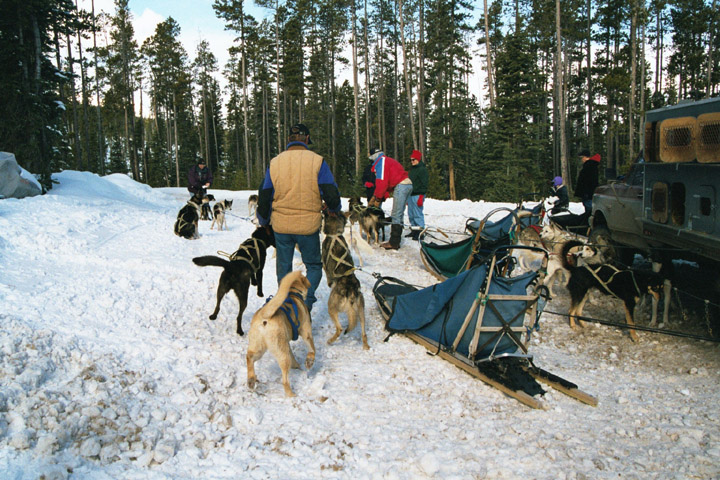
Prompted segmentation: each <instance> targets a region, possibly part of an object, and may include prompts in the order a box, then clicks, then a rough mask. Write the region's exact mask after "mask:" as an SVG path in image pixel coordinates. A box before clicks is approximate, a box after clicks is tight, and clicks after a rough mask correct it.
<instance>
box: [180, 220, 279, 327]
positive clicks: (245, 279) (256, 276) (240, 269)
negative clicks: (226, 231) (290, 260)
mask: <svg viewBox="0 0 720 480" xmlns="http://www.w3.org/2000/svg"><path fill="white" fill-rule="evenodd" d="M274 246H275V234H274V233H273V231H272V230H271V229H270V227H258V228H257V229H255V231H254V232H253V233H252V236H251V237H250V238H248V239H247V240H245V241H244V242H243V243H242V244H240V247H239V248H238V250H237V251H236V252H235V253H233V254H232V255H230V259H229V260H225V259H224V258H220V257H216V256H214V255H206V256H203V257H195V258H193V260H192V261H193V263H194V264H195V265H199V266H201V267H207V266H213V267H223V273H222V274H221V275H220V281H219V282H218V287H217V304H216V305H215V311H214V312H213V313H212V314H211V315H210V320H215V319H216V318H217V316H218V312H219V311H220V302H221V301H222V299H223V297H224V296H225V294H226V293H228V292H229V291H230V290H232V291H234V292H235V295H236V296H237V298H238V302H239V303H240V311H239V312H238V316H237V330H236V331H237V334H238V335H242V334H243V329H242V316H243V312H245V308H246V307H247V300H248V290H249V289H250V284H253V285H257V295H258V297H262V296H263V290H262V278H263V268H265V258H266V257H267V249H268V248H269V247H274Z"/></svg>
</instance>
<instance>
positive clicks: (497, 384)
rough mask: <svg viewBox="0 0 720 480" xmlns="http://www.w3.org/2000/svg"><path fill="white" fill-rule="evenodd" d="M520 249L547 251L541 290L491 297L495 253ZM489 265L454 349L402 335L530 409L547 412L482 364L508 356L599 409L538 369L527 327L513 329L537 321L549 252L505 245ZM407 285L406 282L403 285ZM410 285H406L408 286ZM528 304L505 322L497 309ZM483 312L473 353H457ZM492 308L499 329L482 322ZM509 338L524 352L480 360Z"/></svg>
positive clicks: (387, 312)
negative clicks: (529, 320)
mask: <svg viewBox="0 0 720 480" xmlns="http://www.w3.org/2000/svg"><path fill="white" fill-rule="evenodd" d="M514 248H518V249H526V250H534V251H541V252H544V253H545V254H546V255H545V257H544V259H543V263H542V266H541V269H540V270H539V272H540V273H539V275H538V279H537V280H536V283H535V285H538V286H540V287H536V288H535V291H534V292H533V293H532V294H529V295H489V294H488V292H489V289H490V284H491V281H492V279H493V277H494V276H495V275H496V273H497V272H496V268H495V267H496V263H497V258H496V253H497V250H499V249H507V250H508V254H509V251H510V250H512V249H514ZM489 258H490V260H489V262H490V265H489V268H488V274H487V279H486V281H485V290H484V292H483V293H482V294H481V293H480V292H478V295H477V296H476V298H475V300H474V302H473V304H472V307H471V308H470V310H469V312H468V314H467V315H466V316H465V319H464V321H463V324H462V326H461V328H460V330H459V331H458V334H457V335H456V337H455V340H454V342H453V345H452V347H451V348H447V347H445V346H444V345H441V344H440V343H439V342H436V341H434V340H431V339H428V338H426V337H424V336H422V335H419V334H418V333H415V332H412V331H404V332H402V333H403V335H405V336H406V337H408V338H409V339H411V340H412V341H414V342H416V343H418V344H419V345H422V346H424V347H425V348H426V349H427V350H428V351H430V352H432V353H434V354H436V355H438V356H439V357H441V358H442V359H444V360H447V361H448V362H450V363H452V364H453V365H455V366H456V367H458V368H460V369H462V370H464V371H465V372H467V373H469V374H470V375H472V376H473V377H475V378H477V379H479V380H481V381H483V382H484V383H486V384H488V385H490V386H492V387H494V388H496V389H498V390H500V391H501V392H503V393H505V394H506V395H508V396H510V397H513V398H515V399H516V400H518V401H520V402H521V403H523V404H524V405H527V406H529V407H531V408H537V409H545V408H546V406H545V404H544V403H543V402H542V401H541V400H539V399H536V398H535V397H533V396H532V395H530V394H529V393H527V392H525V391H523V390H521V389H515V388H512V387H511V386H509V385H508V384H505V383H503V382H502V381H499V380H497V379H494V378H491V377H490V376H488V375H487V374H485V373H483V372H482V371H481V367H482V365H483V364H486V365H487V363H488V362H493V361H496V360H501V359H503V358H507V357H515V358H517V359H519V362H520V365H521V367H520V368H521V369H522V371H523V372H524V373H526V374H528V375H529V376H531V377H532V378H534V379H535V380H536V381H538V382H541V383H543V384H545V385H547V386H549V387H552V388H554V389H556V390H558V391H560V392H562V393H564V394H566V395H568V396H570V397H571V398H574V399H576V400H578V401H580V402H582V403H585V404H587V405H591V406H593V407H594V406H597V404H598V401H597V398H595V397H594V396H592V395H590V394H588V393H586V392H583V391H582V390H580V389H579V388H578V386H577V385H575V384H574V383H572V382H569V381H567V380H565V379H563V378H561V377H559V376H557V375H554V374H552V373H550V372H548V371H546V370H543V369H541V368H539V367H537V366H536V365H535V364H534V363H533V362H532V358H533V357H532V356H531V355H529V354H528V348H527V346H526V345H525V342H526V341H527V336H526V335H527V330H526V328H525V327H524V325H519V326H511V325H512V324H513V322H515V321H516V320H517V319H518V318H520V317H521V316H524V315H526V314H529V315H530V316H531V318H537V309H538V300H539V297H540V293H539V290H540V289H541V288H544V287H542V286H541V285H542V280H543V277H544V272H545V271H546V267H547V261H548V256H547V251H545V250H543V249H540V248H536V247H524V246H504V247H498V249H495V250H493V252H492V253H491V254H490V256H489ZM401 283H403V284H404V282H401ZM405 285H407V284H405ZM376 299H377V300H378V304H379V306H380V310H381V312H382V314H383V316H384V317H385V320H386V321H388V320H389V319H390V317H391V316H392V308H391V306H389V305H387V304H386V303H384V302H383V301H382V299H381V298H380V297H379V296H378V295H376ZM518 300H521V301H525V302H526V305H525V308H523V309H522V310H521V311H520V312H519V313H517V314H516V315H515V316H514V317H513V318H512V319H510V320H505V319H504V318H503V316H502V315H501V314H500V312H499V311H498V309H497V308H496V306H495V304H496V303H498V302H501V301H518ZM478 308H479V309H480V311H479V312H478V321H477V322H476V325H475V331H474V333H473V338H472V341H471V343H470V346H469V350H470V354H469V355H468V356H467V357H466V356H464V355H461V354H458V353H457V352H456V349H457V346H458V344H459V343H460V341H461V338H462V337H463V335H464V334H465V332H466V331H467V328H468V326H469V324H470V322H471V321H472V317H473V316H474V313H475V311H476V310H478ZM486 308H490V309H491V310H492V311H493V312H494V313H495V315H496V316H497V317H498V318H499V319H500V322H501V325H500V326H483V325H482V321H483V317H484V313H485V309H486ZM487 332H492V333H494V335H492V336H491V338H490V339H489V340H487V341H485V342H484V343H483V344H482V345H480V346H478V344H479V339H480V336H481V333H487ZM504 336H507V337H509V338H510V339H512V341H513V342H514V343H515V344H516V345H517V346H518V349H519V350H520V351H521V352H522V353H521V354H518V353H510V354H508V353H502V354H500V355H497V356H495V355H494V350H493V352H492V353H491V354H490V356H487V357H485V358H481V359H477V358H476V356H477V352H480V351H482V350H483V349H485V347H487V346H488V345H489V344H491V343H492V342H493V341H494V342H495V346H497V344H498V343H499V342H500V340H501V339H502V338H503V337H504Z"/></svg>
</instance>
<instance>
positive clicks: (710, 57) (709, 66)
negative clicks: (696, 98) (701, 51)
mask: <svg viewBox="0 0 720 480" xmlns="http://www.w3.org/2000/svg"><path fill="white" fill-rule="evenodd" d="M717 15H718V10H717V0H713V3H712V8H711V9H710V25H709V28H708V32H709V35H708V61H707V89H706V90H705V98H710V94H711V93H712V74H713V33H714V28H715V25H714V24H715V17H716V16H717Z"/></svg>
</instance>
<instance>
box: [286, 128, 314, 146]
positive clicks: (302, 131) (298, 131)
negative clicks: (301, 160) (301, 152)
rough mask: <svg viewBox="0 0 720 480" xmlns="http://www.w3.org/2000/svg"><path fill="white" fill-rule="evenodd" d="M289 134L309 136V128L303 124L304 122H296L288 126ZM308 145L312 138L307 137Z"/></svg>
mask: <svg viewBox="0 0 720 480" xmlns="http://www.w3.org/2000/svg"><path fill="white" fill-rule="evenodd" d="M290 135H300V136H303V137H309V136H310V129H309V128H308V127H307V126H305V124H304V123H296V124H295V125H293V126H292V127H290ZM307 143H308V145H309V144H311V143H312V140H310V139H309V138H308V142H307Z"/></svg>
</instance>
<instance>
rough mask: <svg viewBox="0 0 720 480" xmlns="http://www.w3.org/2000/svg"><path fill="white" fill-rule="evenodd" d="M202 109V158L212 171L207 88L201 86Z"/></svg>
mask: <svg viewBox="0 0 720 480" xmlns="http://www.w3.org/2000/svg"><path fill="white" fill-rule="evenodd" d="M202 109H203V112H202V113H203V137H204V139H203V140H204V144H205V155H204V156H203V158H204V159H205V162H206V163H207V166H208V168H209V169H210V170H213V169H214V168H215V167H214V165H213V162H212V159H211V158H210V117H209V116H208V108H207V86H206V85H203V89H202Z"/></svg>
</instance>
